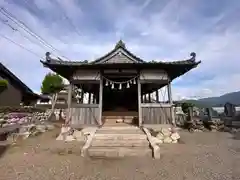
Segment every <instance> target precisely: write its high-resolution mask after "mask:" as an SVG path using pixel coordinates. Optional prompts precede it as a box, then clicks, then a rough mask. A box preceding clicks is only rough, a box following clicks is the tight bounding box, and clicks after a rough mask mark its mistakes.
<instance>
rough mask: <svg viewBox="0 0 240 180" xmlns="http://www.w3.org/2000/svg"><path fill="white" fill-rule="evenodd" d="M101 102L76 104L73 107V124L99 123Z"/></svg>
mask: <svg viewBox="0 0 240 180" xmlns="http://www.w3.org/2000/svg"><path fill="white" fill-rule="evenodd" d="M98 121H99V104H74V105H72V107H71V125H98Z"/></svg>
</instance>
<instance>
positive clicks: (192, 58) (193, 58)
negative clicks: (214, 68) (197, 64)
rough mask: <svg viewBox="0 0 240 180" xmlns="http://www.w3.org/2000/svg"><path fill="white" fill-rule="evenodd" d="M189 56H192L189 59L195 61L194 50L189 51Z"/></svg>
mask: <svg viewBox="0 0 240 180" xmlns="http://www.w3.org/2000/svg"><path fill="white" fill-rule="evenodd" d="M190 56H192V57H191V58H190V60H191V61H195V60H196V53H195V52H191V53H190Z"/></svg>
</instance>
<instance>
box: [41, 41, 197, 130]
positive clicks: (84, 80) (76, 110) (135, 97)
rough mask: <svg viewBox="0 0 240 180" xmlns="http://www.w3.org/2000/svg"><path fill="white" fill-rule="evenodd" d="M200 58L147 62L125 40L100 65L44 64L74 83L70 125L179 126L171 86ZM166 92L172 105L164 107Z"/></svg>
mask: <svg viewBox="0 0 240 180" xmlns="http://www.w3.org/2000/svg"><path fill="white" fill-rule="evenodd" d="M195 57H196V54H195V53H191V58H190V59H187V60H181V61H173V62H154V61H151V62H147V61H144V60H142V59H140V58H139V57H137V56H136V55H134V54H132V53H131V52H130V51H129V50H128V49H127V48H126V46H125V44H124V42H123V41H122V40H120V41H119V42H118V43H117V44H116V45H115V47H114V48H113V50H111V51H110V52H109V53H107V54H105V55H104V56H102V57H100V58H98V59H96V60H95V61H91V62H88V61H64V60H62V59H60V58H58V59H54V58H51V57H50V53H46V60H45V61H41V63H42V64H43V65H44V66H45V67H48V68H49V69H51V70H52V71H54V72H56V73H58V74H59V75H61V76H63V77H64V78H66V79H68V80H69V82H70V84H69V88H68V115H67V120H66V121H67V122H69V123H70V124H71V125H73V126H81V125H99V126H101V125H103V124H104V123H107V122H108V123H119V122H121V123H130V124H135V125H137V126H143V125H148V124H151V125H154V124H173V125H174V124H175V120H174V112H173V101H172V93H171V82H172V81H173V80H174V79H175V78H177V77H179V76H181V75H183V74H184V73H186V72H188V71H190V70H191V69H193V68H195V67H196V66H197V65H198V64H199V63H200V61H198V62H196V60H195ZM165 86H166V87H167V94H168V99H167V100H166V101H160V98H159V96H160V94H159V89H161V88H163V87H165ZM86 94H87V95H88V97H87V100H86V99H85V97H86Z"/></svg>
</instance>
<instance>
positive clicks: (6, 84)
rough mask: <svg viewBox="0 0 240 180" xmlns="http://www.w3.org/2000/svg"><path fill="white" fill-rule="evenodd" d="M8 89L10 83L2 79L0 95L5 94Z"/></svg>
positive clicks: (0, 80)
mask: <svg viewBox="0 0 240 180" xmlns="http://www.w3.org/2000/svg"><path fill="white" fill-rule="evenodd" d="M7 87H8V81H7V80H5V79H0V93H1V92H3V91H4V90H5V89H7Z"/></svg>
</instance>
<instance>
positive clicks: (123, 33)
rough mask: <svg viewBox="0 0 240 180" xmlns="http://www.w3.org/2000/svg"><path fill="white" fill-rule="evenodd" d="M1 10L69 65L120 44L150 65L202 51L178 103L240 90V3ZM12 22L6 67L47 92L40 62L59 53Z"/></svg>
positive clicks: (10, 6)
mask: <svg viewBox="0 0 240 180" xmlns="http://www.w3.org/2000/svg"><path fill="white" fill-rule="evenodd" d="M0 7H1V8H4V9H6V10H7V11H8V12H10V13H11V14H12V15H14V16H15V17H17V18H18V19H19V20H21V21H22V22H24V24H26V25H27V26H28V27H29V28H30V29H31V30H32V31H33V32H35V33H36V34H37V35H39V36H41V37H42V38H43V39H44V40H45V41H46V42H47V43H49V44H51V46H52V47H53V48H54V49H55V51H54V52H52V53H53V55H54V56H59V57H63V58H67V59H70V60H94V59H96V58H98V57H101V56H103V55H104V54H106V53H107V52H109V51H110V50H112V49H113V48H114V46H115V44H116V43H117V41H119V40H120V39H122V40H123V41H124V42H125V44H126V47H127V48H128V49H129V50H130V51H131V52H132V53H134V54H136V55H137V56H139V57H141V58H142V59H144V60H146V61H150V60H156V61H175V60H184V59H188V58H190V53H191V52H195V53H196V54H197V56H196V59H197V61H199V60H201V61H202V63H201V64H200V65H199V66H198V67H197V68H195V69H193V70H192V71H190V72H188V73H187V74H185V75H183V76H181V77H180V78H178V79H175V80H174V81H173V87H172V91H173V98H174V99H175V100H179V99H182V98H204V97H211V96H219V95H222V94H224V93H228V92H232V91H239V90H240V81H239V80H240V70H239V69H240V60H239V53H238V52H239V47H240V21H239V17H240V1H239V0H211V1H210V0H117V1H113V0H98V1H96V0H21V1H20V0H1V1H0ZM6 20H8V19H7V17H6V16H5V15H3V14H1V13H0V51H1V55H0V61H1V62H2V63H3V64H4V65H5V66H6V67H7V68H9V69H10V70H11V71H12V72H13V73H14V74H15V75H17V76H18V77H19V78H20V79H21V80H22V81H23V82H24V83H25V84H26V85H27V86H29V87H30V88H31V89H32V90H33V91H35V92H40V87H41V82H42V80H43V78H44V76H45V75H46V73H48V72H49V71H50V70H48V69H47V68H44V67H43V66H42V64H41V63H40V58H44V56H45V53H46V52H47V51H50V52H51V51H52V49H51V47H47V46H43V45H41V44H40V45H39V44H37V43H39V40H37V39H35V38H32V36H30V35H29V34H28V33H26V32H24V31H23V30H22V29H21V28H20V27H19V26H17V25H16V24H15V23H12V22H11V21H10V20H8V21H6ZM3 36H4V37H7V38H9V39H11V40H12V41H14V42H16V43H18V44H21V45H22V46H23V47H24V48H27V49H30V50H31V52H34V54H33V53H30V52H29V51H27V50H25V49H23V48H20V47H19V46H17V45H16V44H14V43H12V42H10V41H9V40H7V39H6V38H3ZM29 39H30V40H29Z"/></svg>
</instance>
